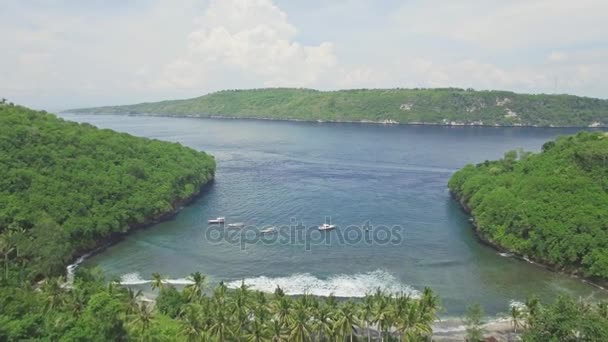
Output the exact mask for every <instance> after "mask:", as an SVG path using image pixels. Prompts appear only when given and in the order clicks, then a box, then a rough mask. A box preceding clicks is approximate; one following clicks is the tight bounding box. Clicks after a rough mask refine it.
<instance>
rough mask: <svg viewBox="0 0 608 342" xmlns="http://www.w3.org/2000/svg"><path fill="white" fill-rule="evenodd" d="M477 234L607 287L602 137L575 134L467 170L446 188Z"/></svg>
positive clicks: (606, 149)
mask: <svg viewBox="0 0 608 342" xmlns="http://www.w3.org/2000/svg"><path fill="white" fill-rule="evenodd" d="M449 188H450V190H451V191H452V193H453V194H454V195H455V196H456V197H457V198H458V199H459V200H460V201H461V202H462V203H463V205H465V206H466V207H467V208H468V209H469V210H470V211H471V214H472V216H473V218H474V220H475V225H476V229H477V230H478V232H479V234H480V235H481V236H482V237H483V238H484V239H487V240H489V241H490V242H491V243H493V244H495V245H498V246H500V247H502V248H505V249H507V250H510V251H513V252H516V253H518V254H520V255H522V256H528V257H530V258H533V259H535V260H538V261H541V262H543V263H546V264H549V265H551V266H555V267H558V268H565V269H568V270H576V271H578V272H580V273H582V274H583V275H585V276H591V277H598V278H601V279H603V280H604V281H605V280H606V279H608V134H607V133H603V132H581V133H579V134H577V135H575V136H564V137H559V138H557V139H556V140H555V141H549V142H547V143H545V144H544V145H543V148H542V152H541V153H538V154H530V153H526V152H523V151H511V152H508V153H506V154H505V157H504V158H503V159H501V160H498V161H486V162H484V163H481V164H478V165H467V166H466V167H464V168H463V169H461V170H460V171H458V172H456V173H455V174H454V175H453V176H452V178H451V179H450V181H449Z"/></svg>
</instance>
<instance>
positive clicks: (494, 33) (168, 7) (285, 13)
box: [0, 0, 608, 110]
mask: <svg viewBox="0 0 608 342" xmlns="http://www.w3.org/2000/svg"><path fill="white" fill-rule="evenodd" d="M606 22H608V2H607V1H599V0H577V1H571V0H512V1H499V0H485V1H482V0H459V1H452V0H445V1H443V0H426V1H423V0H406V1H396V0H385V1H379V0H378V1H365V0H336V1H320V0H310V1H294V0H206V1H205V0H197V1H195V0H183V1H170V0H149V1H144V0H131V1H118V0H114V1H101V0H95V1H77V0H56V1H50V0H48V1H44V0H36V1H34V0H30V1H16V0H15V1H6V2H5V3H3V9H2V11H0V43H1V44H2V46H4V47H7V48H5V49H4V51H3V53H2V54H0V96H2V97H6V98H8V99H10V100H12V101H15V102H18V103H22V104H25V105H28V106H32V107H35V108H44V109H49V110H59V109H64V108H71V107H79V106H93V105H106V104H124V103H135V102H142V101H155V100H162V99H172V98H186V97H193V96H199V95H202V94H205V93H208V92H212V91H216V90H220V89H225V88H252V87H256V88H259V87H275V86H290V87H310V88H318V89H341V88H362V87H365V88H372V87H445V86H456V87H464V88H468V87H472V88H475V89H506V90H513V91H519V92H528V93H539V92H543V93H571V94H577V95H584V96H592V97H600V98H606V97H608V96H607V95H606V94H607V93H608V25H606Z"/></svg>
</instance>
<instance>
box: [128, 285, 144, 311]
mask: <svg viewBox="0 0 608 342" xmlns="http://www.w3.org/2000/svg"><path fill="white" fill-rule="evenodd" d="M124 293H125V294H124V297H125V298H124V300H125V302H126V305H127V308H126V313H127V315H131V314H133V313H135V312H137V309H138V306H139V297H141V295H142V292H141V290H137V291H133V289H132V288H129V287H128V288H127V290H126V291H125V292H124Z"/></svg>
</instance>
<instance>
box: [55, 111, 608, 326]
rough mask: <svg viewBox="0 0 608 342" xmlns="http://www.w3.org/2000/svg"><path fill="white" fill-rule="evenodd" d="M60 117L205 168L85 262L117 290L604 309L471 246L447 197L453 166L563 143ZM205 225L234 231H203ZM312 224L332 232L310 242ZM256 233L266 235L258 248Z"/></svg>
mask: <svg viewBox="0 0 608 342" xmlns="http://www.w3.org/2000/svg"><path fill="white" fill-rule="evenodd" d="M62 116H63V117H64V118H65V119H67V120H74V121H79V122H88V123H91V124H93V125H96V126H99V127H102V128H111V129H114V130H118V131H123V132H128V133H131V134H134V135H137V136H142V137H149V138H154V139H161V140H167V141H174V142H179V143H181V144H183V145H186V146H189V147H192V148H195V149H197V150H204V151H206V152H209V153H211V154H213V155H214V156H215V157H216V160H217V163H218V168H217V172H216V180H215V182H214V183H213V184H211V185H210V186H209V187H208V188H207V189H206V191H205V193H204V194H203V196H201V197H200V198H199V199H198V200H197V201H196V202H194V203H193V204H192V205H190V206H188V207H186V208H184V210H183V211H182V212H181V213H180V214H179V215H178V216H177V217H176V218H175V219H173V220H170V221H167V222H163V223H160V224H157V225H155V226H153V227H151V228H149V229H145V230H140V231H136V232H134V233H133V234H130V235H129V236H128V237H126V238H125V239H124V241H121V242H120V243H118V244H116V245H114V246H111V247H110V248H108V249H106V250H105V251H103V252H102V253H100V254H97V255H95V256H93V257H91V258H90V259H87V260H86V261H85V264H87V265H95V266H98V267H100V268H101V269H102V270H103V271H104V272H105V273H106V274H107V275H108V276H110V277H114V278H117V279H121V280H122V281H123V283H125V284H131V285H132V286H142V287H143V288H144V289H146V288H147V284H148V280H149V279H150V278H151V276H150V274H151V273H152V272H159V273H161V274H163V275H164V276H166V277H167V278H169V279H171V281H172V282H173V283H174V284H177V285H179V284H184V283H186V282H187V281H186V279H185V278H186V277H187V276H188V275H189V274H190V273H192V272H195V271H200V272H202V273H204V274H206V275H207V276H208V277H209V279H210V281H211V283H217V282H219V281H225V282H227V283H228V284H229V286H238V285H239V284H240V282H241V281H245V282H246V283H248V284H249V285H251V286H253V287H254V288H256V289H259V290H264V291H273V290H274V288H275V287H276V286H277V285H280V286H281V287H282V288H284V289H285V290H286V292H287V293H289V294H301V293H312V294H317V295H328V294H329V293H334V294H335V295H336V296H341V297H361V296H363V295H365V293H366V292H371V291H374V290H375V289H376V288H378V287H380V288H382V289H385V290H387V291H406V292H411V293H412V294H414V295H415V294H416V293H417V292H418V291H421V290H422V289H423V288H424V287H425V286H428V287H431V288H433V289H434V290H435V291H436V292H438V293H439V295H440V296H441V298H442V302H443V305H444V307H445V308H446V312H445V313H444V314H445V315H448V316H453V315H461V314H462V312H463V311H464V309H465V307H466V305H468V304H470V303H473V302H477V303H480V304H482V305H483V306H484V308H485V309H486V312H487V313H488V314H491V315H497V314H499V313H500V312H506V311H507V310H508V306H509V305H510V303H512V302H513V301H523V300H524V299H525V298H526V297H527V296H528V295H531V294H536V295H538V296H540V297H541V298H543V299H551V298H553V297H555V296H556V295H557V294H559V293H568V294H570V295H573V296H575V297H578V296H583V297H591V298H599V297H602V298H605V297H606V293H605V291H602V290H600V289H598V288H595V287H593V286H591V285H588V284H585V283H583V282H582V281H580V280H579V279H575V278H572V277H570V276H567V275H563V274H558V273H554V272H550V271H548V270H545V269H543V268H542V267H539V266H537V265H533V264H529V263H526V262H524V261H521V260H517V259H514V258H510V257H506V256H502V255H500V254H499V253H497V252H496V251H495V250H493V249H491V248H489V247H486V246H484V245H482V244H480V243H479V242H478V241H477V239H476V238H475V236H474V234H473V230H472V227H471V223H470V222H469V220H468V216H467V215H466V214H465V213H463V212H462V210H461V209H460V207H459V205H458V203H456V202H455V201H454V200H453V199H452V198H451V197H450V194H449V192H448V190H447V182H448V180H449V178H450V176H451V175H452V174H453V173H454V172H455V171H456V170H458V169H459V168H461V167H463V166H464V165H466V164H467V163H478V162H483V161H484V160H491V159H496V158H500V157H501V156H502V155H503V154H504V152H506V151H508V150H512V149H517V148H523V149H525V150H528V151H539V150H540V147H541V146H542V144H543V143H544V142H546V141H547V140H549V139H552V138H554V137H555V136H557V135H560V134H572V133H575V132H576V130H574V129H549V128H518V127H511V128H509V127H507V128H492V127H439V126H392V125H387V126H385V125H371V124H367V125H364V124H337V123H336V124H334V123H323V124H317V123H304V122H280V121H256V120H215V119H195V118H167V117H143V116H103V115H99V116H93V115H80V114H62ZM218 216H226V220H227V222H228V223H229V222H243V223H245V224H246V227H245V228H244V229H243V230H242V231H241V230H228V229H225V228H222V227H220V226H210V225H208V224H207V220H208V219H211V218H215V217H218ZM325 222H331V223H332V224H336V225H337V226H338V228H337V229H335V230H333V231H330V232H325V233H323V234H321V233H320V232H319V231H318V230H317V229H316V227H317V226H318V225H320V224H322V223H325ZM270 226H275V227H277V228H278V229H279V232H280V233H279V234H276V235H272V236H266V235H260V234H259V230H260V229H263V228H266V227H270ZM366 227H367V228H366ZM228 234H230V235H228Z"/></svg>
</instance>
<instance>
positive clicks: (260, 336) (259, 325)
mask: <svg viewBox="0 0 608 342" xmlns="http://www.w3.org/2000/svg"><path fill="white" fill-rule="evenodd" d="M269 335H270V334H269V331H268V329H267V327H266V324H264V323H263V322H262V321H260V320H259V319H257V318H256V319H254V320H253V322H251V324H250V326H249V332H248V333H247V334H246V337H247V341H249V342H261V341H268V339H269Z"/></svg>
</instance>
